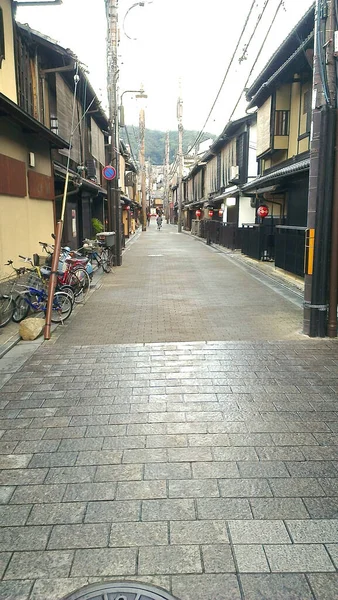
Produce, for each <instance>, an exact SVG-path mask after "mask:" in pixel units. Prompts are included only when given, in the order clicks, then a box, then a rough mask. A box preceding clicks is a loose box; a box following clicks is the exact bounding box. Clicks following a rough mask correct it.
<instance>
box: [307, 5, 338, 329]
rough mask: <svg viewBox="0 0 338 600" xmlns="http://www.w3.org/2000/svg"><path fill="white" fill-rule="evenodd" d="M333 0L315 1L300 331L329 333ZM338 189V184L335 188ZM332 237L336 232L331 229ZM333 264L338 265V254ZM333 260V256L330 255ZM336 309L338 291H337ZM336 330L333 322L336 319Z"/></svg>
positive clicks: (332, 138)
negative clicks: (310, 125) (309, 146)
mask: <svg viewBox="0 0 338 600" xmlns="http://www.w3.org/2000/svg"><path fill="white" fill-rule="evenodd" d="M335 29H336V26H335V0H316V11H315V51H314V72H313V113H312V135H311V148H310V176H309V200H308V223H307V242H306V274H305V291H304V321H303V326H304V327H303V329H304V333H306V334H307V335H309V336H311V337H324V336H325V335H326V334H327V316H328V300H329V294H328V291H329V264H330V254H331V247H333V246H331V244H332V239H331V217H332V206H333V179H334V159H335V127H336V76H335V67H336V65H335V60H336V59H335V48H334V31H335ZM337 192H338V189H337ZM332 234H333V240H334V238H335V237H336V236H337V235H338V232H337V231H336V232H334V231H332ZM335 261H336V268H337V258H335ZM331 262H332V259H331ZM335 298H336V300H335V308H334V310H335V311H336V308H337V294H336V295H335ZM335 335H337V325H336V324H335Z"/></svg>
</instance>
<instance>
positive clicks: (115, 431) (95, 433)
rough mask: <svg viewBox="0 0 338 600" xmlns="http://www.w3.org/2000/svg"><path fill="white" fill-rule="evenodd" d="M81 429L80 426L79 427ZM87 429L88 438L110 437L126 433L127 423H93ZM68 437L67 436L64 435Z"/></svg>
mask: <svg viewBox="0 0 338 600" xmlns="http://www.w3.org/2000/svg"><path fill="white" fill-rule="evenodd" d="M79 429H80V428H79ZM85 429H86V436H85V437H86V438H91V437H93V438H100V437H110V436H115V435H125V434H126V431H127V426H126V425H93V426H90V427H87V428H85ZM64 437H66V436H64Z"/></svg>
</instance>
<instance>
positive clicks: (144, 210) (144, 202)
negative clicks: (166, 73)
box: [139, 108, 147, 231]
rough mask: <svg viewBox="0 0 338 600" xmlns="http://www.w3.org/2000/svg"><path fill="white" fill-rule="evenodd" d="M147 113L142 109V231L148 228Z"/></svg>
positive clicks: (140, 158)
mask: <svg viewBox="0 0 338 600" xmlns="http://www.w3.org/2000/svg"><path fill="white" fill-rule="evenodd" d="M145 126H146V125H145V113H144V108H141V110H140V122H139V131H140V155H139V161H140V170H141V195H142V231H146V230H147V198H146V165H145Z"/></svg>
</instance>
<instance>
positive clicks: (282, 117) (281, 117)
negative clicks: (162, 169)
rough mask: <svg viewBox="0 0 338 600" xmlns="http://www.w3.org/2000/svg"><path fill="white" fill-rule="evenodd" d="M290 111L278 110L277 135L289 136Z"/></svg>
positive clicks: (276, 114) (276, 118)
mask: <svg viewBox="0 0 338 600" xmlns="http://www.w3.org/2000/svg"><path fill="white" fill-rule="evenodd" d="M289 117H290V111H289V110H276V113H275V135H289V120H290V119H289Z"/></svg>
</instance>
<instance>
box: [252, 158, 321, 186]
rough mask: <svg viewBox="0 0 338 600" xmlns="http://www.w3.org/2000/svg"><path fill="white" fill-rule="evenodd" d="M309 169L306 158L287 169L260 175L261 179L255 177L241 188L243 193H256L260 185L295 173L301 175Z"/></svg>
mask: <svg viewBox="0 0 338 600" xmlns="http://www.w3.org/2000/svg"><path fill="white" fill-rule="evenodd" d="M309 168H310V158H306V159H304V160H300V161H299V162H296V163H293V164H291V165H288V166H287V167H282V168H281V169H276V170H275V171H272V173H269V174H268V175H262V176H261V177H256V179H253V180H252V181H250V182H249V183H246V184H245V185H243V187H242V191H243V192H248V191H249V190H253V191H257V190H258V189H259V188H262V187H263V185H262V184H266V183H268V182H269V181H274V180H276V179H283V178H284V177H288V176H290V175H294V174H295V173H301V172H304V171H308V170H309Z"/></svg>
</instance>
